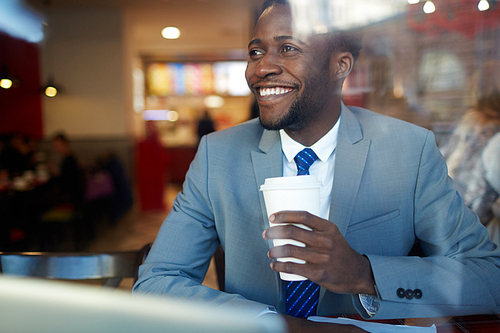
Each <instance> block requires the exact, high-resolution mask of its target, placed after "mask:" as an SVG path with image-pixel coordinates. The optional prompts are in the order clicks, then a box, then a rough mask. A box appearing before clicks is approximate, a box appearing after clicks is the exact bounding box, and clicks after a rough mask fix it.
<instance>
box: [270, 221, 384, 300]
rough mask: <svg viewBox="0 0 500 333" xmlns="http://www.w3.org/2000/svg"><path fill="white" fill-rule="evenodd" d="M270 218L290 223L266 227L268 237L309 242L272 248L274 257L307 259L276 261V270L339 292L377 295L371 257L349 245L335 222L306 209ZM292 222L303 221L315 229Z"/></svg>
mask: <svg viewBox="0 0 500 333" xmlns="http://www.w3.org/2000/svg"><path fill="white" fill-rule="evenodd" d="M269 221H270V222H272V223H284V224H290V225H283V226H276V227H271V228H268V229H266V230H264V232H263V234H262V237H264V239H278V238H288V239H294V240H297V241H299V242H302V243H304V244H306V246H305V247H298V246H293V245H284V246H275V247H273V248H271V250H269V252H268V256H269V258H271V259H277V258H286V257H294V258H298V259H303V260H305V261H306V263H305V264H296V263H291V262H279V261H273V262H272V263H271V268H272V269H274V270H275V271H277V272H286V273H293V274H298V275H302V276H305V277H307V278H308V279H309V280H311V281H313V282H316V283H317V284H319V285H321V286H322V287H324V288H326V289H328V290H330V291H333V292H336V293H343V294H371V295H375V294H376V292H375V287H374V285H375V281H374V278H373V272H372V269H371V266H370V262H369V260H368V259H367V258H366V257H364V256H362V255H360V254H359V253H357V252H356V251H354V250H353V249H352V248H351V247H350V246H349V244H348V243H347V241H346V240H345V238H344V237H343V236H342V235H341V234H340V232H339V229H338V228H337V226H336V225H335V224H334V223H332V222H330V221H327V220H324V219H322V218H319V217H318V216H315V215H312V214H309V213H308V212H303V211H281V212H278V213H275V214H273V215H271V216H270V217H269ZM292 223H294V224H303V225H305V226H307V227H309V228H311V229H312V230H311V231H309V230H304V229H302V228H300V227H297V226H294V225H292Z"/></svg>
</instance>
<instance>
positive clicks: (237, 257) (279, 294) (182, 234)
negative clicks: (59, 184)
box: [134, 1, 500, 330]
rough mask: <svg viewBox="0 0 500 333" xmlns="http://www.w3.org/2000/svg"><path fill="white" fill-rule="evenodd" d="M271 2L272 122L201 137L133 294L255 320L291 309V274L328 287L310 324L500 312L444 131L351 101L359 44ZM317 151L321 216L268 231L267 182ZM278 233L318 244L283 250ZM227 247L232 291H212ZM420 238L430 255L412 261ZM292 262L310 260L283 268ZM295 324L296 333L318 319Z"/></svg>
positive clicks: (263, 86) (263, 59) (266, 79)
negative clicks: (439, 135) (211, 277)
mask: <svg viewBox="0 0 500 333" xmlns="http://www.w3.org/2000/svg"><path fill="white" fill-rule="evenodd" d="M264 6H265V8H266V9H265V10H264V12H263V13H262V14H261V16H260V18H259V20H258V23H257V25H256V28H255V32H254V38H253V39H252V41H251V42H250V44H249V61H248V67H247V71H246V78H247V81H248V84H249V86H250V88H251V90H252V92H253V93H254V94H255V96H256V99H257V102H258V104H259V108H260V122H259V121H258V120H251V121H249V122H247V123H245V124H242V125H239V126H236V127H233V128H231V129H228V130H226V131H222V132H216V133H213V134H210V135H208V136H207V137H204V138H203V139H202V140H201V143H200V147H199V150H198V153H197V156H196V158H195V160H194V161H193V163H192V165H191V167H190V170H189V172H188V174H187V176H186V181H185V183H184V187H183V191H182V192H181V193H180V194H179V196H178V197H177V199H176V201H175V203H174V206H173V208H172V211H171V213H170V214H169V216H168V217H167V218H166V220H165V222H164V224H163V226H162V227H161V229H160V231H159V234H158V237H157V239H156V241H155V243H154V245H153V247H152V250H151V252H150V254H149V256H148V258H147V260H146V263H145V264H144V265H143V266H142V267H141V276H140V279H139V281H138V282H137V284H136V285H135V287H134V290H135V291H141V292H148V293H160V294H168V295H169V296H176V297H182V298H193V299H200V300H204V301H207V302H211V303H212V304H214V305H229V306H232V307H242V308H245V309H248V310H250V311H251V310H253V311H254V312H255V314H256V315H258V314H262V313H265V312H266V309H268V308H269V307H274V308H276V309H277V310H278V312H279V313H288V302H287V300H285V298H286V299H289V295H288V292H287V291H285V289H286V288H287V284H286V283H285V282H283V281H281V280H280V279H279V274H278V272H288V273H296V274H299V275H303V276H305V277H307V278H308V279H309V280H310V281H312V282H315V283H316V284H317V285H319V286H320V287H312V288H311V289H314V290H316V288H317V290H318V291H317V294H316V295H315V296H311V298H313V297H316V301H315V302H314V304H313V305H314V309H312V310H311V311H312V312H308V313H307V314H306V315H299V317H300V316H307V315H311V314H314V313H316V314H317V315H336V314H342V313H359V314H361V315H362V316H363V317H366V318H374V319H380V318H408V317H431V316H448V315H463V314H473V313H498V311H499V305H500V290H499V288H497V286H498V281H499V278H500V269H499V266H500V252H499V250H497V249H496V248H495V246H494V245H493V244H492V243H491V242H490V241H489V240H488V234H487V231H486V230H485V229H484V228H483V227H482V226H481V224H480V223H479V221H478V219H477V216H475V215H474V213H473V212H471V211H470V210H469V209H467V208H466V207H465V206H464V204H463V201H462V199H461V198H460V196H459V195H458V194H457V193H456V190H455V188H454V185H453V182H452V181H451V179H450V178H448V177H447V172H446V164H445V162H444V160H443V158H442V156H441V155H440V154H439V151H438V149H437V147H436V145H435V141H434V136H433V134H432V133H431V132H430V131H427V130H425V129H422V128H418V127H416V126H414V125H411V124H407V123H404V122H402V121H399V120H395V119H392V118H388V117H385V116H382V115H378V114H375V113H372V112H370V111H367V110H364V109H361V108H356V107H346V106H344V105H343V104H342V102H341V87H342V83H343V81H344V79H345V78H346V77H347V76H348V75H349V73H350V71H351V69H352V67H353V64H354V60H355V57H356V56H357V52H358V51H359V50H358V48H356V47H355V44H354V43H351V42H350V40H349V39H346V38H339V37H337V36H335V35H333V36H332V35H330V34H327V35H309V36H304V35H302V34H301V35H300V36H299V35H298V34H297V33H296V31H294V29H293V26H292V22H293V20H292V15H291V9H290V6H289V5H288V4H287V3H286V2H285V1H266V3H265V4H264ZM278 130H279V131H278ZM305 147H310V148H312V150H313V151H314V152H315V155H317V157H318V159H316V160H315V161H314V162H313V163H312V165H311V166H310V168H309V171H310V173H311V174H317V175H318V177H319V179H320V180H321V181H322V182H323V188H322V193H321V197H322V203H321V206H322V213H321V217H318V216H313V215H311V214H309V213H306V212H290V211H288V212H279V213H277V214H274V215H272V216H271V217H270V218H269V220H271V221H273V222H275V223H276V222H279V223H285V224H289V225H287V226H282V227H273V228H271V229H268V227H269V220H268V218H267V215H266V210H265V205H264V201H263V196H262V193H260V192H259V187H260V185H262V184H263V183H264V180H265V179H266V178H268V177H277V176H292V175H295V174H296V173H297V170H298V167H296V166H295V163H294V156H295V154H297V153H298V152H300V151H301V150H302V149H303V148H305ZM290 223H301V224H304V225H306V226H308V227H310V228H311V229H312V230H311V231H306V230H302V229H299V228H297V227H294V226H293V225H290ZM275 238H292V239H295V240H298V241H301V242H303V243H305V244H306V247H304V248H300V247H294V246H291V245H289V246H283V247H273V246H272V239H275ZM219 242H220V243H221V244H222V246H223V248H224V250H225V254H226V257H225V261H226V281H225V288H226V293H222V292H219V291H216V290H212V289H209V288H206V287H204V286H201V282H202V280H203V278H204V276H205V273H206V270H207V268H208V265H209V261H210V257H211V256H212V254H213V253H214V251H215V250H216V248H217V246H218V245H219ZM414 243H419V244H420V246H421V248H422V250H423V252H424V253H425V255H426V257H424V258H420V257H416V256H408V254H409V252H410V250H411V249H412V247H413V245H414ZM266 253H267V256H266ZM281 257H296V258H299V259H304V260H305V261H306V264H293V263H282V262H278V261H275V259H277V258H281ZM270 311H272V310H270ZM283 318H285V320H286V321H287V322H288V324H289V328H290V329H298V330H300V329H306V328H307V327H305V326H307V325H308V324H309V322H307V321H304V320H299V319H294V318H293V317H291V316H289V315H283ZM321 328H325V329H327V327H321ZM314 329H315V330H318V329H319V327H315V328H314Z"/></svg>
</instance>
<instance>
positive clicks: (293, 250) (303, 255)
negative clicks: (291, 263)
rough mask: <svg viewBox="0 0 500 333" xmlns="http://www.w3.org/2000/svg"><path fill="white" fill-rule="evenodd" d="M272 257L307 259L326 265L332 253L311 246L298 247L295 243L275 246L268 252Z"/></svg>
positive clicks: (307, 260) (309, 261) (311, 262)
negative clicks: (319, 250)
mask: <svg viewBox="0 0 500 333" xmlns="http://www.w3.org/2000/svg"><path fill="white" fill-rule="evenodd" d="M267 256H268V257H269V258H270V259H278V258H298V259H302V260H305V261H306V262H307V263H310V264H318V265H324V264H327V263H328V262H329V261H330V255H329V254H328V253H327V252H318V251H317V250H315V249H311V248H309V247H305V248H304V247H298V246H293V245H283V246H274V247H272V248H271V249H270V250H269V251H268V252H267Z"/></svg>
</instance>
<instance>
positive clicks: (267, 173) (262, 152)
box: [252, 130, 283, 248]
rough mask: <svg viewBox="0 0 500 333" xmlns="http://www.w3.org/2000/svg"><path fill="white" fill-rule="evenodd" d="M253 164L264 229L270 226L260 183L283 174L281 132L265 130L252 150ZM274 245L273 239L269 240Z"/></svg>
mask: <svg viewBox="0 0 500 333" xmlns="http://www.w3.org/2000/svg"><path fill="white" fill-rule="evenodd" d="M252 164H253V170H254V174H255V179H256V186H257V191H258V193H259V199H260V209H261V213H262V217H263V221H264V225H263V226H262V227H263V229H262V230H264V229H267V228H269V220H268V218H267V212H266V205H265V203H264V196H263V195H262V192H261V191H260V185H262V184H264V181H265V179H266V178H270V177H281V176H283V157H282V153H281V144H280V137H279V132H277V131H267V130H264V132H263V133H262V138H261V141H260V144H259V150H257V151H252ZM269 245H270V246H269V248H271V247H272V241H270V242H269Z"/></svg>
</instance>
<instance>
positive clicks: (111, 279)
mask: <svg viewBox="0 0 500 333" xmlns="http://www.w3.org/2000/svg"><path fill="white" fill-rule="evenodd" d="M150 248H151V244H147V245H145V246H143V247H142V248H141V249H140V250H136V251H116V252H105V253H80V252H68V253H62V252H0V273H1V274H5V275H16V276H24V277H36V278H45V279H60V280H98V279H104V282H103V284H102V286H104V287H111V288H117V287H118V285H119V284H120V282H121V281H122V279H123V278H134V282H135V281H137V277H138V269H139V266H140V265H141V264H142V263H143V262H144V260H145V259H146V256H147V255H148V253H149V250H150Z"/></svg>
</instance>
